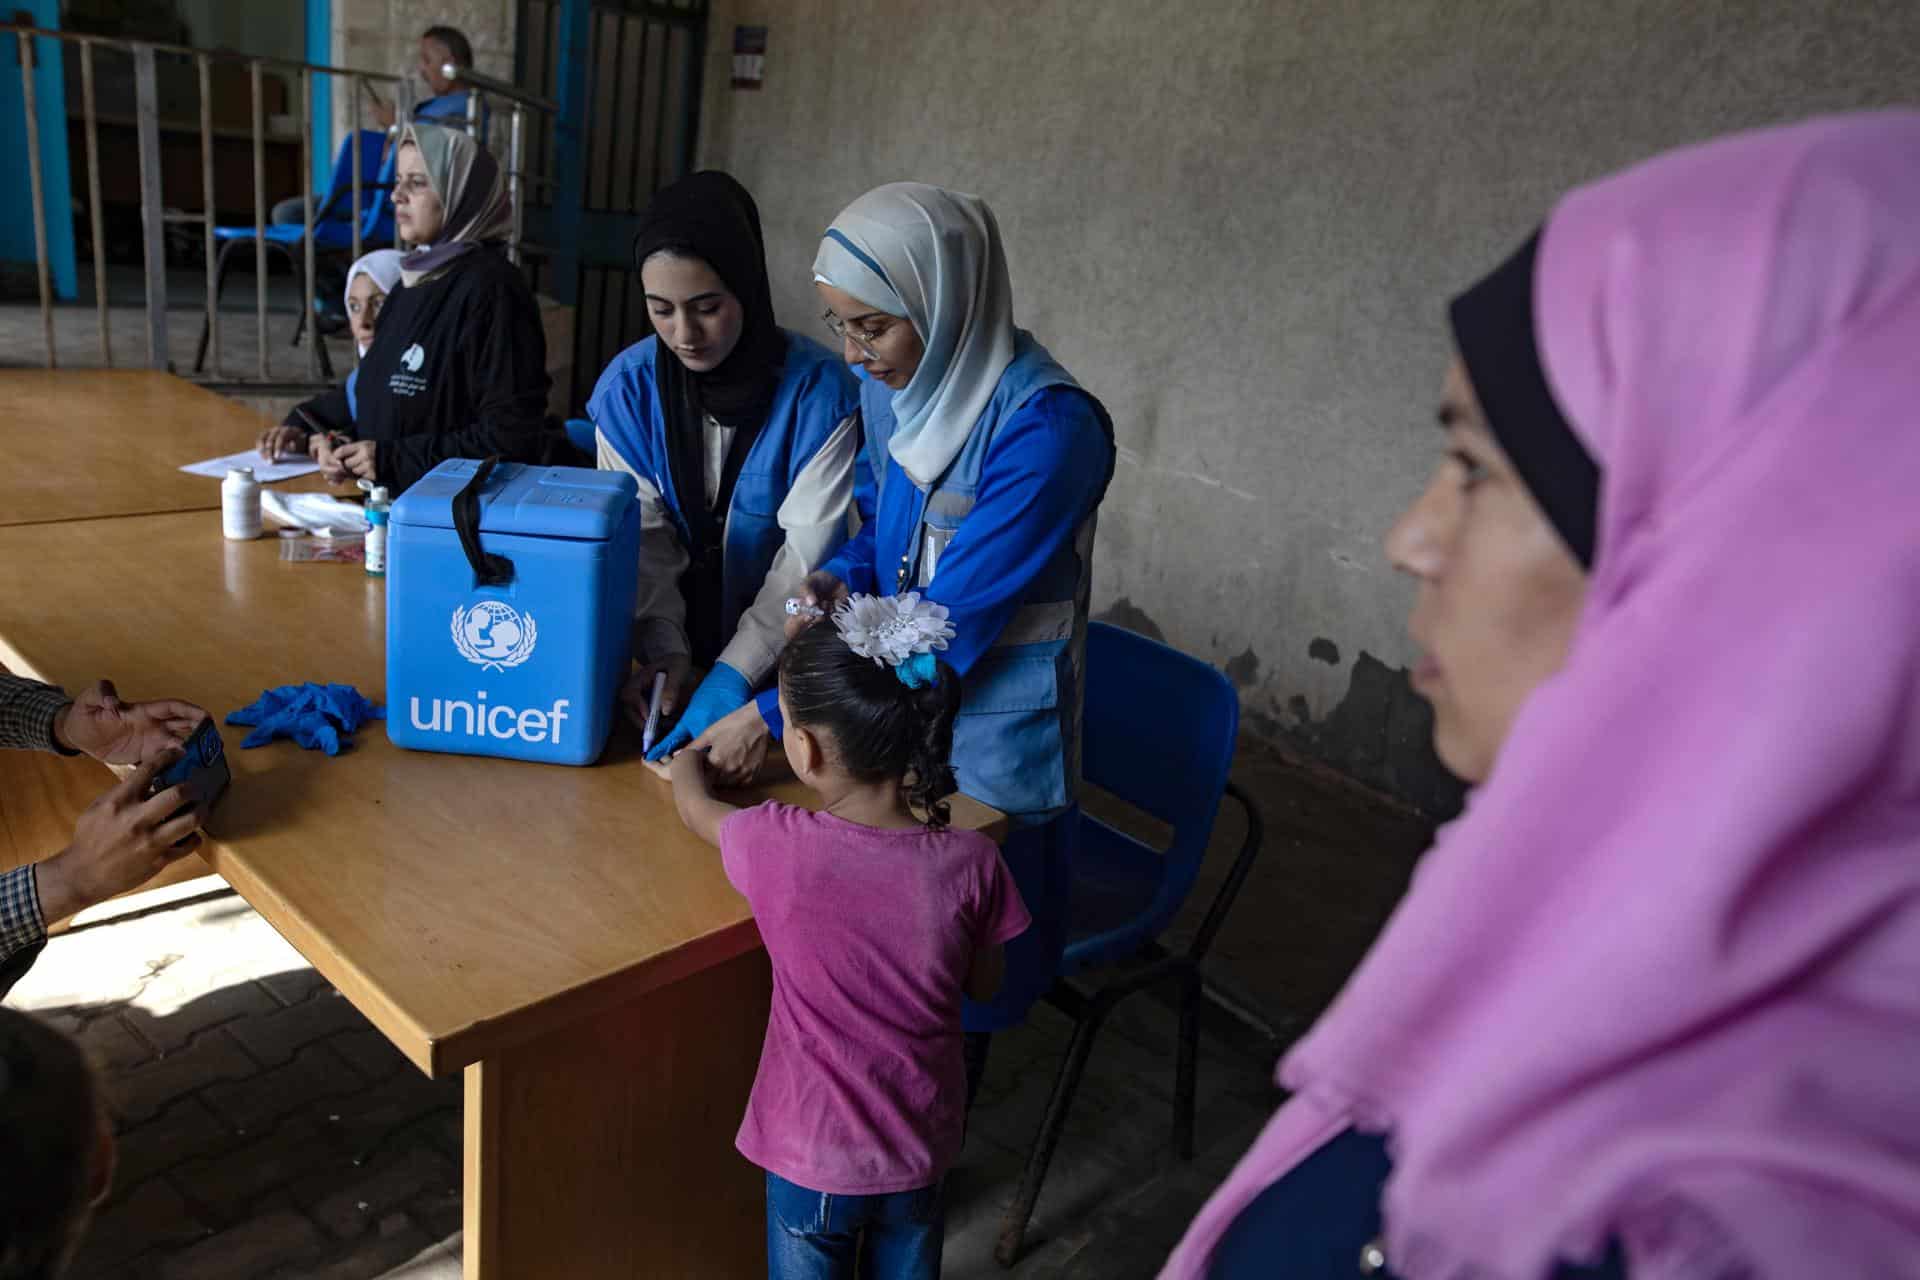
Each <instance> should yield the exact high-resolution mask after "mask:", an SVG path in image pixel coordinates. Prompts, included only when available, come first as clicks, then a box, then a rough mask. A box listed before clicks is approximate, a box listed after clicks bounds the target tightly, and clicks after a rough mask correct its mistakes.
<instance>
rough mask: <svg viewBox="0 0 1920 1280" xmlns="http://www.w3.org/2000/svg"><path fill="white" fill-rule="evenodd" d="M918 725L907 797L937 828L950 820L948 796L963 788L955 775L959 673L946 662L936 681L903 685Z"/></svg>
mask: <svg viewBox="0 0 1920 1280" xmlns="http://www.w3.org/2000/svg"><path fill="white" fill-rule="evenodd" d="M901 692H902V693H904V694H905V695H906V697H907V701H908V704H909V706H910V708H911V713H912V717H913V720H914V722H915V725H916V726H917V727H918V729H919V732H918V734H916V735H915V741H914V744H913V751H912V754H911V756H910V759H909V765H910V776H909V781H908V786H907V800H908V802H909V803H910V804H912V805H913V807H914V808H915V809H916V810H918V811H919V812H920V813H922V814H924V815H925V820H926V824H927V826H928V827H929V828H931V829H932V830H935V831H938V830H940V829H941V828H942V827H944V826H946V825H947V823H948V822H949V821H950V820H951V818H952V814H951V813H950V811H949V810H948V807H947V797H948V796H950V795H952V794H953V793H954V792H956V791H958V790H959V789H960V784H959V782H958V781H957V780H956V779H955V778H954V776H953V764H952V758H953V718H954V716H956V715H958V714H959V712H960V676H959V673H958V672H956V671H955V670H954V669H953V668H952V667H950V666H948V665H947V664H946V663H944V662H941V663H937V664H935V666H934V676H933V682H932V683H931V684H927V685H924V686H922V687H921V688H918V689H909V688H907V687H906V686H905V685H902V686H901Z"/></svg>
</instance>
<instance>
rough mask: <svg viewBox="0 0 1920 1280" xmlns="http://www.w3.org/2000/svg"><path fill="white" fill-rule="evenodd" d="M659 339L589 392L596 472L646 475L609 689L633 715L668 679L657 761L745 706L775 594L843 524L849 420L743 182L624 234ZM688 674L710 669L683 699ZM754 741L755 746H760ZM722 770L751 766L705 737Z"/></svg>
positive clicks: (661, 206)
mask: <svg viewBox="0 0 1920 1280" xmlns="http://www.w3.org/2000/svg"><path fill="white" fill-rule="evenodd" d="M634 267H635V269H637V270H638V271H639V273H640V281H641V285H642V288H643V289H644V290H645V293H646V300H647V311H648V314H649V315H650V316H651V317H652V319H653V328H654V336H653V337H650V338H647V339H645V340H644V341H641V342H639V343H636V344H635V345H633V346H631V347H629V348H628V349H627V350H625V351H623V352H621V353H620V354H619V355H618V356H616V357H615V358H614V360H613V363H612V364H610V365H608V366H607V369H606V372H605V373H603V374H601V375H600V382H599V385H597V386H596V387H595V388H594V391H593V397H592V398H591V399H590V400H588V402H587V413H588V416H589V417H591V418H592V419H593V423H594V429H595V432H596V434H597V436H598V442H599V456H600V465H601V466H602V467H604V468H608V469H618V470H622V471H626V472H628V473H630V474H631V475H632V476H633V477H634V478H635V479H636V480H637V481H639V484H640V500H641V511H642V516H643V524H642V532H641V538H640V590H639V596H638V600H637V602H636V605H635V609H634V628H633V649H634V657H635V659H636V660H637V662H638V664H639V665H638V666H637V667H636V668H635V669H634V671H633V674H632V675H631V677H630V678H629V679H628V682H627V686H626V689H625V690H624V691H623V693H622V695H621V700H622V702H623V704H624V705H625V707H626V709H627V712H628V714H629V715H630V716H632V717H633V718H634V719H635V720H639V721H644V720H645V719H646V716H647V712H648V710H649V708H650V705H651V698H652V688H653V684H654V677H655V676H656V675H657V674H661V673H664V674H665V676H666V681H665V692H664V693H663V694H662V698H661V703H662V705H661V712H662V714H663V715H666V714H669V713H672V712H674V711H676V710H680V708H681V705H682V702H683V701H684V702H685V709H684V710H683V711H681V712H680V719H679V723H678V724H677V725H676V726H675V727H674V730H673V732H672V733H671V734H668V735H666V736H665V737H664V738H663V739H662V740H661V741H660V742H659V743H658V745H656V746H655V748H654V750H653V753H652V756H651V757H650V758H656V759H657V758H664V757H665V756H666V755H668V754H670V753H672V752H673V751H677V750H678V749H679V748H680V747H681V746H684V745H685V744H686V743H688V742H690V741H692V740H693V739H694V738H696V737H698V736H700V735H701V734H702V733H704V732H706V730H707V729H708V728H709V727H711V726H712V725H713V724H714V722H715V721H717V720H719V719H721V718H722V717H723V716H725V715H727V714H728V713H729V712H732V711H735V710H737V709H739V708H740V707H743V706H745V705H746V703H747V702H748V700H749V699H750V698H752V697H753V695H754V690H755V689H756V688H758V687H759V686H761V685H763V684H766V685H768V686H769V687H768V688H767V689H766V690H765V691H764V693H763V697H764V698H765V699H766V701H767V703H768V704H769V705H766V706H764V707H763V708H762V709H763V713H765V714H766V715H767V716H768V717H769V719H771V718H772V717H774V716H777V715H778V709H777V703H776V702H775V699H776V698H777V694H776V693H775V691H774V689H773V688H772V687H771V683H770V682H771V677H772V674H773V668H774V662H775V660H776V659H777V658H778V657H779V655H780V649H781V647H782V645H783V644H784V643H785V633H784V625H785V622H786V611H785V602H786V599H787V597H788V596H789V595H792V594H794V593H795V592H797V591H798V589H799V588H800V585H801V583H802V582H803V581H804V579H805V578H806V575H807V574H808V573H810V572H812V571H813V570H814V569H816V568H818V567H819V566H820V565H821V564H822V563H823V562H824V561H825V560H826V559H827V558H828V557H829V556H830V555H832V554H833V552H834V551H835V550H837V549H838V548H839V545H840V543H841V542H842V541H844V540H845V538H846V535H847V514H848V512H849V510H850V509H851V507H852V501H853V464H854V460H855V457H856V456H857V454H858V453H859V447H860V431H859V423H858V420H857V418H856V416H855V413H854V410H855V407H856V404H857V401H858V395H857V393H856V390H855V383H854V380H853V378H852V375H850V374H849V373H848V372H847V368H846V366H845V364H843V363H842V362H841V360H840V359H839V357H837V356H836V355H834V354H833V353H832V352H830V351H828V350H827V349H826V348H825V347H823V346H821V345H820V344H819V343H817V342H814V341H812V340H810V339H808V338H803V337H801V336H800V335H798V334H794V333H789V332H787V331H786V330H784V329H782V328H780V327H779V326H778V325H776V324H775V323H774V318H773V300H772V296H771V290H770V289H769V287H768V283H767V266H766V252H765V248H764V245H763V243H762V240H761V235H760V213H759V210H758V209H756V208H755V206H754V203H753V197H752V196H750V195H748V194H747V190H746V188H745V187H742V186H741V185H740V184H739V183H738V182H735V181H734V180H733V179H732V178H731V177H729V176H727V175H726V174H724V173H719V172H712V171H709V172H703V173H695V174H692V175H690V176H688V177H686V178H683V179H681V180H680V181H679V182H676V183H674V184H673V185H672V186H670V187H667V188H665V189H664V190H662V191H661V192H660V193H659V194H658V195H656V196H655V197H654V200H653V204H652V205H651V206H649V208H648V209H647V212H646V215H645V218H644V220H643V221H642V223H641V227H640V232H639V234H638V235H637V236H636V237H635V238H634ZM694 667H705V668H709V670H708V674H707V676H706V678H705V679H704V680H702V681H701V683H700V686H699V688H698V689H696V690H695V691H694V693H693V696H692V697H691V698H690V699H683V691H684V689H685V686H686V684H687V681H688V676H689V674H690V672H691V671H692V669H693V668H694ZM764 741H765V739H764V738H761V739H760V742H761V743H762V745H761V746H760V747H759V748H758V753H759V754H761V755H764V753H765V746H764ZM713 759H714V763H715V765H716V766H717V767H718V768H719V769H720V770H721V771H722V772H723V773H737V774H741V775H744V774H746V773H750V772H751V771H752V770H753V769H754V768H757V767H758V765H759V760H758V759H757V758H756V759H746V758H739V759H736V758H734V755H733V754H731V753H729V751H728V750H727V747H726V746H725V744H714V753H713Z"/></svg>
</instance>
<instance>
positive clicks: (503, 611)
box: [453, 600, 540, 671]
mask: <svg viewBox="0 0 1920 1280" xmlns="http://www.w3.org/2000/svg"><path fill="white" fill-rule="evenodd" d="M539 634H540V633H539V629H538V628H537V627H535V626H534V625H533V615H532V614H530V613H520V612H518V611H517V610H515V609H514V607H513V606H512V605H510V604H503V603H502V602H500V601H498V600H482V601H480V602H479V603H478V604H476V605H474V606H473V607H472V608H471V609H468V608H466V607H464V606H463V607H461V608H458V609H455V610H454V611H453V647H454V648H456V649H458V650H459V651H460V656H461V657H463V658H465V659H466V660H467V661H468V662H471V663H473V664H475V665H476V666H478V667H480V668H481V669H483V670H486V671H504V670H506V669H507V668H508V667H517V666H519V665H520V664H521V663H523V662H525V661H526V660H527V659H528V658H531V657H532V656H533V645H534V641H535V640H536V639H538V637H539Z"/></svg>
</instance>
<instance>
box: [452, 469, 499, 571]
mask: <svg viewBox="0 0 1920 1280" xmlns="http://www.w3.org/2000/svg"><path fill="white" fill-rule="evenodd" d="M498 461H500V455H499V454H497V453H496V454H494V455H493V456H492V457H491V458H488V459H487V460H486V461H484V462H482V463H481V464H480V466H479V468H478V469H477V470H475V471H474V473H473V479H471V480H469V481H467V484H466V487H465V488H464V489H462V490H460V492H459V493H456V494H454V495H453V531H454V532H455V533H457V534H459V535H460V549H461V550H462V551H465V552H466V553H467V563H468V564H470V565H472V566H473V577H474V581H475V582H476V583H478V584H479V585H480V586H483V587H504V586H506V585H507V584H508V583H509V582H512V581H513V561H511V560H509V559H507V558H506V557H505V556H497V555H494V554H493V553H492V552H491V551H485V550H482V549H481V546H480V491H481V490H482V489H484V488H486V487H487V477H488V476H490V475H492V474H493V466H494V464H495V463H496V462H498Z"/></svg>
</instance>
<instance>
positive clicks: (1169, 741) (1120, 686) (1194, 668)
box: [995, 622, 1262, 1267]
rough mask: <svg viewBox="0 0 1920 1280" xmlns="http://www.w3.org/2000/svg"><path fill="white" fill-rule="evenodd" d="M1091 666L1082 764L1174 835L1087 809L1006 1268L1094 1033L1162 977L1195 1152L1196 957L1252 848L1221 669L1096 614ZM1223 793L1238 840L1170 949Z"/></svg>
mask: <svg viewBox="0 0 1920 1280" xmlns="http://www.w3.org/2000/svg"><path fill="white" fill-rule="evenodd" d="M1086 672H1087V693H1086V710H1085V728H1084V730H1083V732H1082V735H1081V742H1082V743H1083V747H1082V751H1083V756H1082V774H1083V776H1084V777H1085V779H1086V781H1087V783H1088V784H1089V785H1091V786H1094V787H1098V788H1100V789H1101V790H1103V791H1106V792H1108V793H1110V794H1112V795H1113V796H1115V797H1117V798H1118V799H1120V800H1122V801H1124V802H1125V803H1127V804H1129V805H1132V806H1133V807H1134V808H1136V809H1138V810H1140V811H1141V812H1143V813H1145V814H1147V815H1149V816H1150V817H1152V818H1154V819H1156V820H1158V821H1159V822H1162V823H1165V824H1166V825H1167V826H1169V827H1171V828H1172V830H1173V837H1172V841H1171V843H1170V844H1169V845H1168V847H1167V849H1166V851H1165V852H1161V851H1160V850H1158V849H1155V848H1154V847H1153V846H1151V845H1149V844H1146V843H1145V842H1143V841H1141V840H1138V839H1135V838H1134V837H1133V836H1130V835H1128V834H1126V833H1125V832H1123V831H1120V830H1118V829H1117V828H1115V827H1112V826H1110V825H1108V824H1107V823H1105V822H1103V821H1101V820H1100V819H1099V818H1097V817H1094V816H1093V815H1092V814H1091V813H1088V812H1086V811H1085V810H1084V809H1083V810H1082V811H1081V818H1080V831H1079V848H1078V850H1077V851H1076V855H1075V860H1074V868H1073V906H1072V915H1071V924H1070V926H1069V930H1068V937H1067V945H1066V950H1065V953H1064V955H1063V956H1062V959H1061V965H1060V971H1061V974H1062V975H1063V976H1062V979H1061V980H1060V981H1059V982H1056V983H1055V984H1054V986H1053V989H1052V990H1051V991H1050V992H1048V994H1047V1000H1048V1001H1049V1002H1050V1003H1052V1004H1054V1005H1055V1006H1057V1007H1059V1008H1060V1009H1061V1010H1063V1011H1064V1012H1066V1013H1067V1014H1068V1015H1069V1016H1070V1017H1072V1018H1073V1019H1074V1023H1075V1025H1074V1033H1073V1042H1072V1044H1071V1045H1069V1047H1068V1049H1067V1055H1066V1057H1065V1059H1064V1060H1063V1061H1062V1062H1061V1064H1060V1070H1059V1073H1058V1074H1057V1075H1056V1076H1055V1077H1054V1087H1053V1096H1052V1098H1051V1099H1050V1100H1049V1102H1048V1104H1047V1113H1046V1116H1045V1118H1044V1119H1043V1120H1042V1121H1041V1124H1040V1132H1039V1133H1038V1134H1037V1135H1036V1136H1035V1138H1034V1145H1033V1148H1032V1150H1031V1151H1030V1152H1029V1153H1028V1157H1027V1167H1026V1171H1025V1173H1024V1174H1023V1175H1022V1177H1021V1180H1020V1191H1019V1194H1018V1195H1016V1196H1015V1197H1014V1200H1013V1203H1012V1204H1011V1205H1009V1206H1008V1207H1007V1210H1006V1214H1005V1216H1004V1217H1003V1218H1002V1220H1001V1229H1000V1241H999V1246H998V1248H997V1249H996V1250H995V1256H996V1257H997V1258H998V1259H999V1261H1000V1264H1001V1265H1002V1266H1008V1267H1010V1266H1012V1265H1013V1263H1014V1261H1015V1260H1016V1259H1017V1258H1018V1256H1019V1253H1020V1247H1021V1244H1022V1241H1023V1240H1024V1238H1025V1235H1026V1230H1027V1223H1028V1220H1029V1219H1031V1218H1032V1216H1033V1207H1034V1204H1035V1203H1036V1202H1037V1201H1038V1200H1039V1198H1040V1186H1041V1183H1042V1182H1044V1181H1045V1179H1046V1176H1047V1166H1048V1164H1049V1163H1050V1162H1051V1161H1052V1159H1053V1152H1054V1149H1055V1148H1056V1147H1057V1146H1058V1145H1059V1142H1060V1133H1061V1130H1062V1129H1063V1128H1064V1127H1065V1126H1066V1122H1067V1112H1068V1109H1069V1108H1071V1107H1072V1105H1073V1095H1074V1092H1075V1091H1076V1090H1077V1089H1078V1088H1079V1085H1080V1077H1081V1075H1082V1073H1083V1072H1084V1071H1085V1070H1086V1065H1087V1058H1088V1055H1089V1054H1090V1053H1091V1052H1092V1049H1093V1041H1094V1037H1095V1036H1096V1035H1098V1034H1099V1031H1100V1027H1101V1025H1102V1024H1103V1023H1104V1022H1105V1021H1106V1019H1107V1016H1108V1015H1109V1014H1110V1013H1112V1012H1113V1010H1114V1008H1115V1006H1117V1005H1118V1004H1119V1003H1120V1001H1122V1000H1124V999H1125V998H1126V997H1128V996H1130V995H1133V994H1135V993H1136V992H1140V991H1144V990H1146V989H1147V988H1149V987H1152V986H1155V985H1156V984H1158V983H1161V982H1177V983H1179V984H1180V988H1181V993H1180V1047H1179V1058H1178V1063H1177V1065H1176V1069H1175V1087H1174V1100H1173V1108H1174V1116H1173V1144H1172V1145H1173V1150H1174V1154H1175V1155H1176V1156H1178V1157H1179V1158H1180V1159H1181V1160H1190V1159H1192V1158H1193V1111H1194V1088H1195V1075H1196V1070H1197V1064H1198V1057H1199V1047H1200V1002H1201V1000H1202V998H1203V995H1204V993H1203V990H1202V986H1203V980H1202V977H1201V972H1200V962H1201V961H1202V959H1204V958H1205V956H1206V953H1207V950H1208V948H1209V947H1211V946H1212V945H1213V939H1214V936H1215V935H1216V934H1217V933H1219V931H1220V926H1221V924H1222V923H1223V922H1224V921H1225V919H1226V916H1227V912H1228V911H1229V910H1231V909H1232V907H1233V902H1234V899H1235V898H1237V897H1238V896H1239V894H1240V886H1241V885H1242V884H1243V883H1245V881H1246V878H1247V872H1248V871H1249V870H1251V869H1252V867H1253V859H1254V856H1255V855H1256V854H1257V853H1258V852H1259V849H1260V841H1261V832H1262V827H1261V822H1260V815H1259V813H1258V812H1257V811H1256V810H1255V809H1254V807H1253V804H1252V802H1251V801H1249V800H1248V799H1247V797H1246V795H1245V794H1244V793H1243V792H1242V791H1240V789H1239V788H1238V787H1236V786H1234V785H1233V783H1232V782H1231V781H1230V780H1229V779H1228V776H1227V775H1228V771H1229V770H1230V769H1231V768H1232V765H1233V751H1234V739H1235V736H1236V734H1237V733H1238V732H1239V728H1240V698H1239V695H1238V694H1236V693H1235V692H1234V689H1233V685H1232V684H1231V683H1229V682H1228V680H1227V678H1226V677H1225V676H1224V675H1222V674H1221V673H1220V672H1219V671H1218V670H1216V669H1215V668H1214V667H1212V666H1209V665H1208V664H1207V663H1204V662H1201V661H1200V660H1199V659H1197V658H1193V657H1190V656H1188V655H1187V654H1184V653H1181V652H1180V651H1179V650H1177V649H1172V648H1169V647H1168V646H1166V645H1164V644H1161V643H1159V642H1158V641H1156V640H1150V639H1148V638H1147V637H1145V636H1142V635H1138V634H1136V633H1134V632H1131V631H1126V630H1123V629H1121V628H1119V627H1115V626H1111V625H1109V624H1107V623H1103V622H1095V623H1092V624H1090V625H1089V626H1088V628H1087V656H1086ZM1229 795H1230V796H1232V797H1233V798H1234V800H1235V801H1237V802H1238V803H1239V805H1240V807H1241V808H1242V809H1243V810H1244V811H1245V813H1246V819H1247V834H1246V839H1245V840H1244V841H1242V843H1241V846H1240V850H1239V852H1238V853H1237V854H1236V855H1235V857H1234V860H1233V865H1232V866H1231V867H1230V868H1229V869H1228V872H1227V876H1226V879H1225V882H1224V883H1223V884H1222V885H1221V887H1220V891H1219V892H1218V893H1217V894H1215V895H1214V899H1213V902H1212V904H1211V905H1210V906H1209V907H1208V908H1207V913H1206V916H1205V918H1204V919H1203V920H1202V921H1201V924H1200V928H1199V930H1198V931H1197V932H1196V933H1195V935H1194V937H1193V940H1192V941H1191V942H1190V943H1189V944H1188V945H1187V947H1186V949H1185V950H1183V951H1180V952H1177V953H1174V952H1168V951H1167V950H1166V949H1165V948H1164V947H1162V946H1161V945H1160V944H1159V941H1158V940H1159V937H1160V935H1161V933H1162V932H1163V931H1164V930H1165V929H1166V927H1167V926H1168V925H1169V924H1170V923H1172V921H1173V919H1174V917H1175V916H1176V915H1178V914H1179V912H1180V909H1181V908H1182V907H1183V906H1184V905H1185V904H1186V901H1187V896H1188V894H1190V893H1191V892H1192V890H1193V886H1194V881H1195V879H1196V878H1197V877H1198V875H1199V873H1200V866H1201V863H1202V862H1203V861H1204V860H1205V858H1206V853H1207V843H1208V841H1209V840H1210V839H1211V837H1212V835H1213V822H1214V816H1215V814H1217V813H1218V812H1219V809H1220V802H1221V798H1222V797H1223V796H1229ZM1110 966H1123V970H1122V972H1121V974H1120V976H1118V977H1116V978H1114V979H1113V980H1112V981H1110V982H1108V983H1107V984H1106V985H1104V986H1101V987H1099V988H1097V989H1092V990H1088V989H1085V988H1083V987H1082V986H1081V985H1080V984H1079V983H1077V982H1075V981H1073V980H1072V979H1073V977H1074V976H1075V975H1081V974H1085V973H1087V972H1088V971H1090V970H1094V969H1098V968H1104V967H1110Z"/></svg>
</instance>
